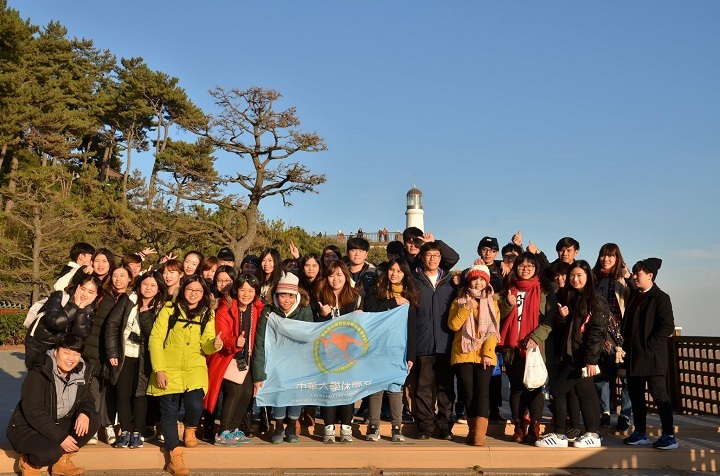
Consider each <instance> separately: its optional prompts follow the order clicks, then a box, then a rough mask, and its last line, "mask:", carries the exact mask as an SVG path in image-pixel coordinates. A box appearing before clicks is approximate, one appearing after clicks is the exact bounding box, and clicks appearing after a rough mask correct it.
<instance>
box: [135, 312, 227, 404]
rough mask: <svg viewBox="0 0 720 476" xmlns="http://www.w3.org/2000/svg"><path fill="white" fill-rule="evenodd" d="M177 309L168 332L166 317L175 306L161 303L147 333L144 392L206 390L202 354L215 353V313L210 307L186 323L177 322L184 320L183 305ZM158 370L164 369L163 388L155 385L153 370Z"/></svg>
mask: <svg viewBox="0 0 720 476" xmlns="http://www.w3.org/2000/svg"><path fill="white" fill-rule="evenodd" d="M177 308H178V312H179V315H178V321H177V322H176V323H175V326H174V327H173V328H172V329H169V332H168V326H169V321H170V316H171V315H172V314H173V312H174V310H175V305H174V304H173V303H171V302H167V303H165V305H164V306H163V308H162V309H161V310H160V313H159V314H158V316H157V319H156V320H155V325H154V326H153V329H152V332H151V333H150V340H149V346H150V361H151V362H152V370H153V372H152V375H151V376H150V382H149V383H148V388H147V394H148V395H172V394H176V393H185V392H188V391H190V390H196V389H199V388H201V389H203V391H204V392H205V393H207V390H208V372H207V364H206V363H205V356H207V355H210V354H214V353H215V352H216V350H215V346H214V340H215V313H214V312H213V310H212V309H206V310H205V311H204V313H202V314H201V315H199V316H195V317H194V318H193V319H192V321H193V323H192V324H190V323H187V322H181V321H180V319H183V320H187V319H188V317H187V312H186V310H185V309H184V308H183V306H182V305H177ZM206 313H209V318H208V320H207V323H206V325H205V329H204V330H203V332H202V334H201V333H200V327H201V322H202V317H203V316H204V315H205V314H206ZM166 336H167V341H166ZM160 371H162V372H165V375H167V378H168V384H167V387H166V388H164V389H162V388H160V387H158V384H157V373H158V372H160Z"/></svg>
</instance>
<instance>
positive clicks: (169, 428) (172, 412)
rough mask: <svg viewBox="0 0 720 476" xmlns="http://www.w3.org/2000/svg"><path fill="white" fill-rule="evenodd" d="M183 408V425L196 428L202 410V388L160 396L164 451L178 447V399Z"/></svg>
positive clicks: (203, 396)
mask: <svg viewBox="0 0 720 476" xmlns="http://www.w3.org/2000/svg"><path fill="white" fill-rule="evenodd" d="M181 398H182V401H183V405H184V406H185V417H184V418H183V423H184V424H185V426H186V427H189V426H192V427H196V426H198V423H200V416H201V415H202V410H203V398H205V392H204V391H203V389H202V388H198V389H195V390H190V391H189V392H185V393H173V394H170V395H161V396H160V415H161V421H162V430H163V435H164V436H165V449H167V450H168V451H172V450H174V449H175V448H177V447H178V446H180V436H179V435H178V426H177V422H178V416H179V414H180V399H181Z"/></svg>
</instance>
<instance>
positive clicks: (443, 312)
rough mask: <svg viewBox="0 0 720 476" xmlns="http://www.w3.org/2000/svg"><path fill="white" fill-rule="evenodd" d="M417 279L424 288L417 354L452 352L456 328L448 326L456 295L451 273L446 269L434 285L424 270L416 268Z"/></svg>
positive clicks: (418, 315)
mask: <svg viewBox="0 0 720 476" xmlns="http://www.w3.org/2000/svg"><path fill="white" fill-rule="evenodd" d="M415 282H416V284H417V285H418V289H419V290H420V306H419V307H418V310H417V320H416V322H417V355H434V354H449V353H450V348H451V345H452V337H453V331H452V330H450V328H449V327H448V315H449V313H450V305H451V304H452V301H453V299H454V298H455V288H454V287H453V285H452V276H451V275H450V273H447V272H445V271H442V272H441V274H440V277H439V278H438V281H437V285H436V286H435V287H433V285H432V284H431V283H430V280H429V279H428V278H427V276H425V274H424V273H423V272H422V268H419V269H418V270H416V273H415Z"/></svg>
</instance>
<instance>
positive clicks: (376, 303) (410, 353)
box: [363, 289, 417, 362]
mask: <svg viewBox="0 0 720 476" xmlns="http://www.w3.org/2000/svg"><path fill="white" fill-rule="evenodd" d="M396 307H398V303H397V301H396V300H395V298H389V299H387V298H385V299H382V298H380V297H379V296H378V295H377V290H376V289H373V290H372V292H370V293H368V295H367V296H366V297H365V305H364V309H363V310H364V311H365V312H383V311H389V310H390V309H395V308H396ZM416 321H417V310H416V309H413V308H412V307H408V319H407V355H406V357H405V359H406V360H407V361H408V362H415V358H416V355H417V324H416Z"/></svg>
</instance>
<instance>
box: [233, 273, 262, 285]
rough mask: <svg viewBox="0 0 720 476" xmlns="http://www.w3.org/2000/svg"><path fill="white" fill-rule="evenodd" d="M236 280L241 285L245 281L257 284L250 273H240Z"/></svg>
mask: <svg viewBox="0 0 720 476" xmlns="http://www.w3.org/2000/svg"><path fill="white" fill-rule="evenodd" d="M236 282H237V283H238V284H241V285H242V284H245V283H250V284H258V279H257V278H256V277H255V276H253V275H252V274H241V275H240V276H239V277H238V278H237V280H236Z"/></svg>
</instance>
